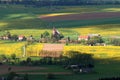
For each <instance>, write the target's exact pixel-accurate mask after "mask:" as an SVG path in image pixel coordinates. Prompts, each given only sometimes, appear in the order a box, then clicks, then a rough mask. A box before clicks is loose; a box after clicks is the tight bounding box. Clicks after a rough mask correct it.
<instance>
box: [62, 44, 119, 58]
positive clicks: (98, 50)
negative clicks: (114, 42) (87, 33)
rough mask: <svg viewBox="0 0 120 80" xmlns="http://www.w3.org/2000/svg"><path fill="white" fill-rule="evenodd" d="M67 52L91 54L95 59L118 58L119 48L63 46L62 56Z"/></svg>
mask: <svg viewBox="0 0 120 80" xmlns="http://www.w3.org/2000/svg"><path fill="white" fill-rule="evenodd" d="M67 51H78V52H82V53H89V54H93V55H94V57H95V58H113V57H120V47H118V46H65V47H64V55H66V52H67Z"/></svg>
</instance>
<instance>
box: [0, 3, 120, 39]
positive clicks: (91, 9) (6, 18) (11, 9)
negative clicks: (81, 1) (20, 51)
mask: <svg viewBox="0 0 120 80" xmlns="http://www.w3.org/2000/svg"><path fill="white" fill-rule="evenodd" d="M0 12H1V13H0V35H1V34H2V33H3V32H2V31H6V30H8V31H10V32H11V33H12V34H18V35H20V34H24V35H25V36H29V35H31V34H32V35H33V36H35V37H36V38H39V36H40V34H41V33H42V32H44V31H45V30H47V31H49V32H50V33H52V28H53V27H56V28H57V29H58V30H60V32H61V33H63V34H64V35H66V36H74V35H75V34H76V33H79V34H81V35H86V34H88V33H97V32H99V33H100V34H103V36H104V35H105V36H106V35H107V36H108V35H119V30H120V28H119V21H120V17H113V18H102V19H93V20H67V21H66V20H65V21H64V20H62V21H54V22H48V21H43V20H41V19H39V18H38V17H39V16H40V15H43V14H56V15H58V14H62V13H66V14H67V13H82V14H83V13H95V12H97V13H98V12H120V6H119V5H114V6H112V5H107V6H71V7H66V6H62V7H61V6H57V7H56V6H54V7H53V8H48V7H41V8H32V7H24V6H21V5H19V6H16V5H13V6H3V5H1V7H0ZM54 16H55V15H54ZM101 26H102V28H101ZM106 27H109V28H106ZM103 28H105V29H103ZM113 28H114V29H113ZM98 29H99V31H98ZM1 30H2V31H1Z"/></svg>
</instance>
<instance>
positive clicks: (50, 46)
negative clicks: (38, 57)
mask: <svg viewBox="0 0 120 80" xmlns="http://www.w3.org/2000/svg"><path fill="white" fill-rule="evenodd" d="M63 49H64V44H44V45H43V51H63Z"/></svg>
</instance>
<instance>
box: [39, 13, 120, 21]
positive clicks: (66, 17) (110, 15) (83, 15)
mask: <svg viewBox="0 0 120 80" xmlns="http://www.w3.org/2000/svg"><path fill="white" fill-rule="evenodd" d="M113 17H120V12H100V13H81V14H68V15H59V16H46V17H39V18H41V19H42V20H46V21H59V20H91V19H102V18H113Z"/></svg>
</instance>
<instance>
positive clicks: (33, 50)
mask: <svg viewBox="0 0 120 80" xmlns="http://www.w3.org/2000/svg"><path fill="white" fill-rule="evenodd" d="M42 48H43V44H40V43H37V44H34V45H29V46H27V49H26V54H27V56H39V53H40V51H41V50H42Z"/></svg>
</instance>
